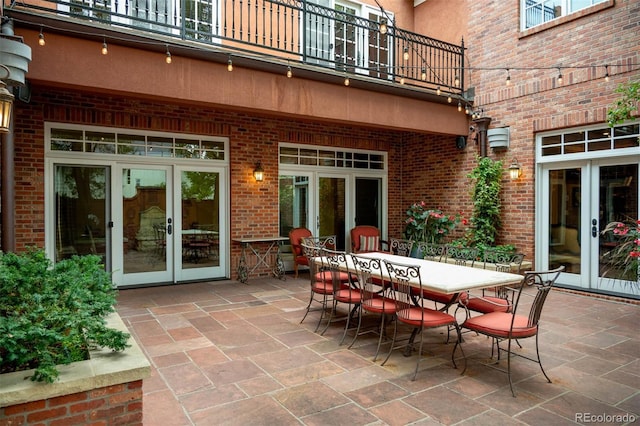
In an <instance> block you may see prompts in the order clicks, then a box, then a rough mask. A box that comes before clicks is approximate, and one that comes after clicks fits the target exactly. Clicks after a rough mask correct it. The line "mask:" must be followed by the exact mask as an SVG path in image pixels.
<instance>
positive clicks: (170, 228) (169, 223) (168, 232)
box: [167, 218, 173, 235]
mask: <svg viewBox="0 0 640 426" xmlns="http://www.w3.org/2000/svg"><path fill="white" fill-rule="evenodd" d="M167 223H168V225H167V235H171V232H172V230H173V227H172V226H171V218H169V219H167Z"/></svg>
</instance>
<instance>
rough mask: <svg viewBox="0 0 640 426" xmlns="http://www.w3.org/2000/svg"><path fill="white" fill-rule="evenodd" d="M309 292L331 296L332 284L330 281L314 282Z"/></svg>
mask: <svg viewBox="0 0 640 426" xmlns="http://www.w3.org/2000/svg"><path fill="white" fill-rule="evenodd" d="M311 291H313V292H314V293H319V294H332V293H333V283H332V282H331V281H329V282H327V281H314V283H313V284H312V285H311Z"/></svg>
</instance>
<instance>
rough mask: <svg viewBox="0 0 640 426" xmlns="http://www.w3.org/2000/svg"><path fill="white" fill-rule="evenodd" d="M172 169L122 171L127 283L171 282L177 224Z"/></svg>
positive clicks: (153, 168)
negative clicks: (171, 198)
mask: <svg viewBox="0 0 640 426" xmlns="http://www.w3.org/2000/svg"><path fill="white" fill-rule="evenodd" d="M168 176H169V169H168V168H163V167H148V168H143V167H136V168H126V167H125V168H123V169H122V218H123V246H124V250H123V272H124V283H123V284H125V285H127V284H144V283H161V282H172V281H173V279H174V278H173V273H172V272H173V271H172V270H171V269H170V268H169V265H171V264H172V257H173V250H172V247H173V235H174V224H173V219H172V215H171V214H170V211H168V206H170V204H169V203H167V200H169V194H170V186H171V185H170V182H169V180H168Z"/></svg>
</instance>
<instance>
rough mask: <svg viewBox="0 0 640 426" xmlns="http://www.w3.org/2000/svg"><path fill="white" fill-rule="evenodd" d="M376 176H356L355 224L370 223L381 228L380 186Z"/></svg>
mask: <svg viewBox="0 0 640 426" xmlns="http://www.w3.org/2000/svg"><path fill="white" fill-rule="evenodd" d="M381 184H382V182H381V180H380V179H376V178H356V205H355V209H356V217H355V225H356V226H358V225H371V226H375V227H376V228H378V229H380V230H382V219H381V218H382V205H381V204H382V203H381V201H382V188H381Z"/></svg>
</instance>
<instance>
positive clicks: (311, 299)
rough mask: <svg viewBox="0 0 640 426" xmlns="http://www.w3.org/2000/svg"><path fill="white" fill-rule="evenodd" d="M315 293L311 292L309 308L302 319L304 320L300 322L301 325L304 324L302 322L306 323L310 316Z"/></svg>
mask: <svg viewBox="0 0 640 426" xmlns="http://www.w3.org/2000/svg"><path fill="white" fill-rule="evenodd" d="M314 295H315V293H314V292H313V291H312V292H311V297H309V303H308V304H307V308H306V311H305V313H304V316H303V317H302V319H301V320H300V324H302V322H303V321H304V319H305V318H306V317H307V315H309V311H310V310H311V304H312V303H313V297H314Z"/></svg>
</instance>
